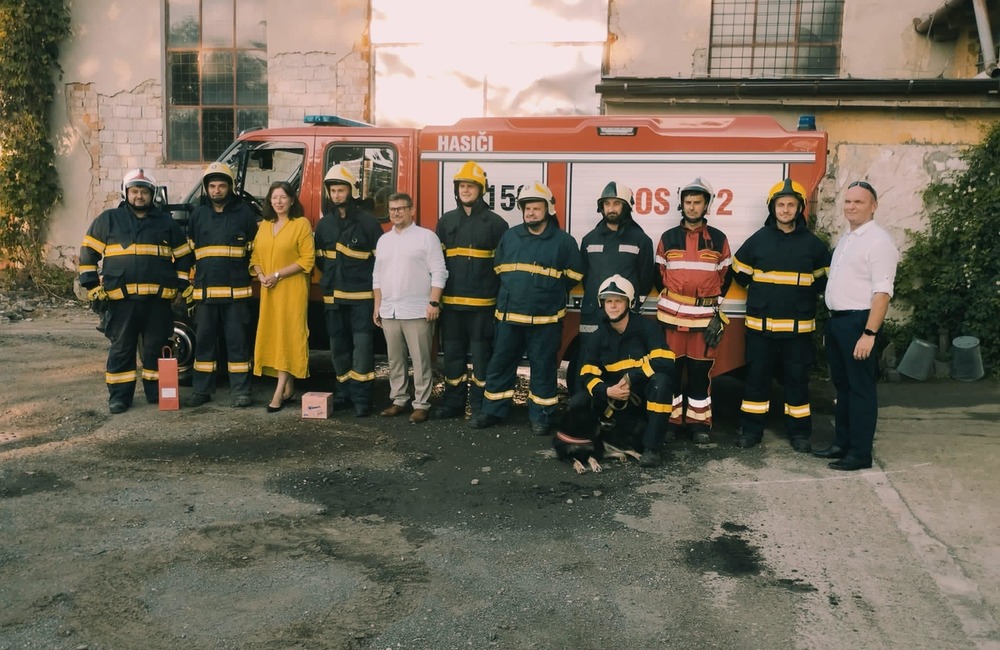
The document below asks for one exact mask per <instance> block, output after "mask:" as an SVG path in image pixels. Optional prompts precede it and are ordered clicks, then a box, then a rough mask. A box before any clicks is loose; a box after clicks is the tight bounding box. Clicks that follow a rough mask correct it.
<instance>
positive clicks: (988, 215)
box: [896, 122, 1000, 375]
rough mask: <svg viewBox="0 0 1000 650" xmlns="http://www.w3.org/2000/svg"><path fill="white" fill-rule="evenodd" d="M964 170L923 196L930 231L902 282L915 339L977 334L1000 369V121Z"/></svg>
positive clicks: (907, 256)
mask: <svg viewBox="0 0 1000 650" xmlns="http://www.w3.org/2000/svg"><path fill="white" fill-rule="evenodd" d="M962 160H963V161H964V162H965V164H966V168H965V169H964V170H963V171H960V172H957V173H955V174H953V175H952V176H951V177H950V178H947V179H945V180H944V181H943V182H941V183H935V184H933V185H931V186H929V187H928V188H927V190H926V191H925V192H924V203H925V205H926V207H927V211H928V221H929V227H928V228H927V230H925V231H923V232H918V233H911V242H912V244H911V246H910V248H909V249H908V250H907V251H906V252H905V253H904V254H903V259H902V262H901V263H900V266H899V269H898V271H897V274H896V275H897V277H896V293H897V296H898V297H899V298H901V299H902V302H903V305H904V306H905V307H907V308H908V309H909V312H910V314H909V316H910V322H909V329H910V330H911V332H912V334H913V335H914V336H917V337H920V338H923V339H926V340H928V341H931V342H932V343H937V342H938V340H939V338H941V337H939V334H946V335H947V336H946V337H944V338H945V340H949V339H951V338H954V337H956V336H962V335H966V336H974V337H976V338H978V339H979V341H980V353H981V354H982V357H983V364H984V366H985V367H986V370H987V372H990V373H992V374H994V375H995V374H997V373H998V371H1000V122H997V123H995V124H993V125H992V126H991V127H989V128H988V129H987V131H986V133H985V137H984V138H983V140H982V142H980V143H979V144H977V145H973V146H971V147H969V148H968V149H966V150H965V151H964V152H963V153H962Z"/></svg>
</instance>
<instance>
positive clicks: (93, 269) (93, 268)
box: [80, 264, 97, 273]
mask: <svg viewBox="0 0 1000 650" xmlns="http://www.w3.org/2000/svg"><path fill="white" fill-rule="evenodd" d="M80 273H97V265H96V264H94V265H90V264H81V265H80Z"/></svg>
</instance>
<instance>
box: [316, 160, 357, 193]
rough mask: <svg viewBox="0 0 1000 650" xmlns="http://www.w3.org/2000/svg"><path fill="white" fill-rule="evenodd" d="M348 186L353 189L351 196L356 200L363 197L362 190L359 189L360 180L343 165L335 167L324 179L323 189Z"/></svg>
mask: <svg viewBox="0 0 1000 650" xmlns="http://www.w3.org/2000/svg"><path fill="white" fill-rule="evenodd" d="M336 184H340V185H347V186H348V187H350V188H351V196H352V197H354V198H355V199H357V198H360V197H361V190H359V189H358V179H357V177H356V176H355V175H354V174H353V173H351V170H350V169H348V168H347V167H344V166H343V165H334V166H333V167H331V168H330V171H328V172H327V173H326V176H324V177H323V187H325V188H327V189H329V188H330V186H331V185H336Z"/></svg>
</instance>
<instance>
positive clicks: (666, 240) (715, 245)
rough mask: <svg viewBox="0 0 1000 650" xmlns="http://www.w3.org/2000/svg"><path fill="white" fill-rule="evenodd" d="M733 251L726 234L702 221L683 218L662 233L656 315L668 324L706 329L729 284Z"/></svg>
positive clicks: (657, 258) (679, 327)
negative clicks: (689, 225) (696, 222)
mask: <svg viewBox="0 0 1000 650" xmlns="http://www.w3.org/2000/svg"><path fill="white" fill-rule="evenodd" d="M730 263H731V253H730V251H729V241H728V240H727V239H726V235H725V234H724V233H723V232H722V231H721V230H719V229H718V228H713V227H712V226H709V225H708V223H707V222H704V221H703V222H702V223H701V225H699V226H698V227H697V228H694V229H689V228H686V227H685V226H684V223H683V221H682V222H681V224H680V225H679V226H676V227H674V228H671V229H669V230H667V231H666V232H664V233H663V235H661V236H660V242H659V244H658V245H657V247H656V270H657V278H656V280H657V286H658V288H660V289H661V291H660V299H659V300H658V301H657V304H656V316H657V318H658V319H659V320H660V322H662V323H664V324H665V325H666V326H667V327H671V328H675V329H678V330H703V329H705V328H706V327H708V323H709V321H711V320H712V317H713V316H714V315H715V312H716V310H717V309H718V306H719V304H720V303H721V302H722V296H724V295H725V293H726V290H727V289H728V288H729V283H730V277H729V266H730Z"/></svg>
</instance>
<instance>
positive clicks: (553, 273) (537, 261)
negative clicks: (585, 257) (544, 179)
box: [494, 217, 583, 325]
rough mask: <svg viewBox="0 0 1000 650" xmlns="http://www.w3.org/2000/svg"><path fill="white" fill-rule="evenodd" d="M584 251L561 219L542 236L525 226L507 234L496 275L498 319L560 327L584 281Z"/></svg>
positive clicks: (500, 248)
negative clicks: (569, 298) (568, 302)
mask: <svg viewBox="0 0 1000 650" xmlns="http://www.w3.org/2000/svg"><path fill="white" fill-rule="evenodd" d="M580 266H581V265H580V249H579V248H578V247H577V245H576V240H575V239H573V237H572V236H571V235H569V234H567V233H566V232H564V231H563V230H562V229H560V228H559V223H558V222H557V221H556V220H555V217H549V223H548V226H546V228H545V230H543V231H542V233H541V234H540V235H533V234H531V232H530V231H529V230H528V229H527V227H525V225H524V224H521V225H519V226H515V227H513V228H511V229H510V230H508V231H507V232H506V233H504V236H503V238H501V239H500V244H499V245H498V246H497V253H496V259H495V266H494V270H495V271H496V273H497V275H498V276H500V291H499V294H498V295H497V308H496V317H497V320H500V321H504V322H507V323H510V324H514V325H543V324H547V323H557V322H559V321H560V320H561V319H562V317H563V316H565V315H566V298H567V296H568V295H569V291H570V290H571V289H572V288H573V287H575V286H576V285H577V284H578V283H579V282H580V280H581V279H582V278H583V273H581V271H580Z"/></svg>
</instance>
